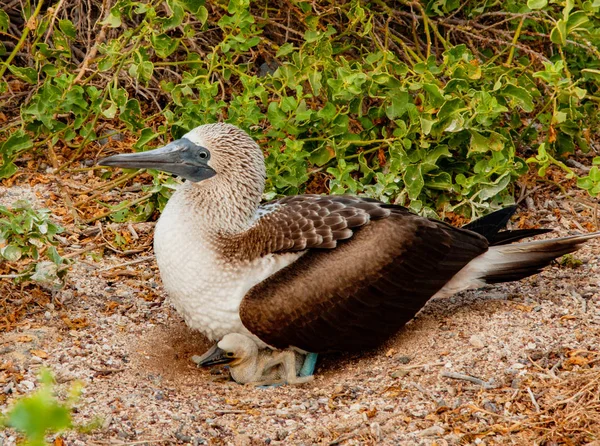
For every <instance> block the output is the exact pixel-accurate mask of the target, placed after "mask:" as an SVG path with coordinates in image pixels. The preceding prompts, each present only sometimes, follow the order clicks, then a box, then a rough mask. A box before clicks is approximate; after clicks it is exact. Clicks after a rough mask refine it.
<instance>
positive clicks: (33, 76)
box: [8, 65, 38, 84]
mask: <svg viewBox="0 0 600 446" xmlns="http://www.w3.org/2000/svg"><path fill="white" fill-rule="evenodd" d="M8 69H9V70H10V72H11V73H12V74H14V75H15V76H16V77H18V78H19V79H21V80H22V81H25V82H28V83H30V84H37V81H38V72H37V71H36V70H34V69H33V68H30V67H15V66H14V65H9V66H8Z"/></svg>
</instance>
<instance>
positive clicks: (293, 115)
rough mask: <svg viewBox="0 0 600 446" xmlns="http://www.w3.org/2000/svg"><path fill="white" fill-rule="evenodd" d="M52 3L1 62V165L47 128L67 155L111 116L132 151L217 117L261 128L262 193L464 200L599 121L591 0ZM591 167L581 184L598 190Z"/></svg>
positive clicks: (107, 126) (543, 166)
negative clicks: (13, 91)
mask: <svg viewBox="0 0 600 446" xmlns="http://www.w3.org/2000/svg"><path fill="white" fill-rule="evenodd" d="M58 5H59V3H57V4H56V5H55V6H54V7H53V8H57V7H58ZM60 5H62V9H60V10H55V9H53V8H47V9H45V6H44V7H42V6H41V3H38V5H37V7H36V8H35V9H33V8H32V7H29V6H26V7H24V8H23V11H22V12H23V15H24V17H25V18H26V19H27V21H22V25H23V34H22V36H21V40H22V42H23V43H24V42H27V43H28V45H27V47H26V48H28V51H29V52H28V53H27V57H21V56H16V54H17V53H18V52H19V51H22V50H23V49H24V48H25V47H24V46H23V45H21V46H20V45H19V44H20V43H21V41H19V43H18V44H16V45H15V46H14V47H13V49H12V51H11V52H10V54H9V55H8V58H7V62H8V63H7V64H5V65H3V66H2V68H0V74H2V73H3V72H4V70H7V73H10V76H8V81H7V82H6V83H5V84H4V87H3V91H4V92H5V93H6V92H8V91H9V84H10V83H11V82H12V83H16V82H20V83H24V84H27V85H29V87H28V88H29V89H31V92H32V94H31V96H30V98H29V100H28V101H26V102H25V103H23V104H21V106H20V107H19V109H18V110H17V109H15V110H14V113H15V115H16V113H19V114H20V119H21V121H15V122H14V123H13V124H10V125H8V126H5V127H4V128H2V129H0V132H3V135H4V136H0V140H1V139H4V140H5V142H4V145H3V146H2V148H1V149H0V151H1V152H2V156H3V165H2V166H1V167H0V178H1V177H7V176H10V175H12V174H13V173H14V172H15V171H16V168H17V167H16V164H15V160H16V159H17V158H18V156H19V155H20V154H21V153H22V152H23V151H24V150H31V149H32V148H39V147H45V145H46V144H48V143H50V144H53V145H63V144H64V145H66V146H67V147H69V148H70V154H71V155H70V159H69V162H76V161H77V160H78V157H79V155H80V154H81V152H82V151H83V150H84V149H85V147H86V146H87V145H88V144H90V143H92V142H93V141H96V140H98V139H99V138H101V137H105V135H106V134H107V132H109V131H111V132H113V133H114V132H115V131H116V132H127V133H130V134H133V135H135V136H136V137H137V143H136V144H135V148H136V149H137V150H139V149H141V148H142V147H147V146H156V145H158V144H159V143H160V142H159V139H163V140H169V139H171V138H177V137H180V136H181V135H182V134H184V133H185V132H186V131H187V130H189V129H191V128H193V127H195V126H197V125H199V124H202V123H206V122H214V121H217V120H226V121H229V122H232V123H234V124H236V125H238V126H240V127H242V128H244V129H246V130H248V131H249V132H250V133H251V134H252V135H253V136H254V137H255V138H257V139H258V140H259V141H260V143H261V144H262V147H263V148H264V150H265V154H266V159H267V170H268V177H269V178H268V183H267V198H269V197H273V196H275V195H277V194H293V193H298V192H303V191H305V190H309V191H313V190H316V191H323V190H326V189H329V190H330V191H331V192H333V193H342V192H349V193H365V194H368V195H371V196H373V197H376V198H379V199H382V200H384V201H390V202H396V203H401V204H404V205H407V206H410V207H411V208H412V209H413V210H415V211H417V212H422V213H425V214H431V215H434V214H435V213H436V212H437V211H439V210H446V211H451V210H458V211H460V212H462V213H465V214H470V215H477V214H481V213H485V212H487V210H489V208H490V207H499V206H501V205H504V204H506V203H509V202H512V196H511V189H510V185H511V183H512V182H513V181H514V180H515V179H516V178H518V177H519V176H520V175H522V174H524V173H525V172H527V171H528V164H530V165H536V166H537V168H538V172H539V174H540V175H544V174H545V173H546V171H547V169H548V168H549V167H550V166H556V167H558V168H560V169H564V170H565V171H566V173H567V175H569V176H573V175H574V174H573V172H572V171H571V170H570V169H569V168H568V167H567V166H566V165H565V164H564V163H563V162H562V161H561V160H562V159H564V158H565V157H566V156H569V155H570V154H573V153H575V152H576V151H577V150H579V151H581V152H588V151H589V150H590V142H591V141H592V140H593V139H594V138H595V137H597V131H598V130H597V129H598V102H600V96H599V95H598V86H599V79H600V50H598V48H600V14H599V11H600V2H598V1H597V0H593V1H591V0H590V1H581V2H574V1H573V0H558V1H553V2H551V3H549V2H548V1H546V0H529V1H527V2H525V1H518V0H510V1H506V2H478V1H466V2H458V1H456V0H432V1H427V2H425V1H421V2H419V1H408V0H403V1H400V2H385V1H382V0H374V1H372V2H370V3H365V2H361V1H359V0H349V1H341V2H340V1H337V2H333V1H327V2H318V3H314V2H307V1H297V0H294V1H292V2H291V3H289V2H288V3H281V4H279V3H277V2H275V3H272V2H270V3H267V2H252V4H250V2H249V1H248V0H231V1H229V3H222V2H219V1H215V2H207V3H203V2H193V1H189V0H167V1H166V2H163V1H157V0H155V1H133V0H118V1H117V2H116V3H115V4H114V5H113V6H112V8H111V9H110V11H103V10H102V7H101V3H100V2H98V1H92V2H91V3H90V2H88V3H87V5H88V6H86V5H81V4H79V3H78V2H77V5H76V3H75V2H73V1H69V0H66V1H64V2H61V3H60ZM71 7H72V9H69V8H71ZM89 8H91V9H89ZM73 11H76V12H77V14H76V13H75V12H73ZM9 12H10V11H9ZM13 16H14V14H13ZM13 16H10V17H9V15H8V14H7V13H5V12H2V13H0V31H3V32H6V31H7V30H8V24H9V23H10V20H12V17H13ZM82 17H88V19H87V20H90V19H92V20H96V19H97V22H96V24H95V25H94V26H90V25H89V21H88V22H85V23H84V22H83V19H82ZM34 18H35V19H36V20H34ZM34 25H35V26H34ZM84 25H87V29H88V33H89V35H88V37H85V36H84V35H83V34H82V32H81V29H84V28H86V26H84ZM89 36H92V38H90V37H89ZM15 37H17V36H15ZM0 50H2V48H0ZM5 51H6V53H8V48H6V49H5ZM7 95H8V93H6V94H5V97H8V96H7ZM15 124H16V125H15ZM15 127H18V129H17V130H15V129H14V128H15ZM115 127H117V130H114V128H115ZM63 167H64V166H63ZM596 176H597V169H596V170H593V173H592V172H590V177H589V178H588V179H580V180H579V182H578V184H579V186H580V187H583V188H585V189H587V190H588V191H589V192H590V193H592V194H597V193H598V188H597V187H596V186H590V185H591V184H594V185H597V179H596ZM588 186H590V187H588ZM148 199H150V198H148ZM163 201H164V200H163ZM157 203H158V204H159V206H160V205H161V203H162V201H161V200H158V201H157ZM138 205H139V203H138ZM146 211H147V209H146ZM146 211H144V210H141V211H140V212H136V213H135V216H137V217H135V216H132V217H135V218H138V217H139V215H142V214H143V215H148V212H146ZM119 218H121V219H123V218H128V217H127V216H123V215H122V216H121V217H119Z"/></svg>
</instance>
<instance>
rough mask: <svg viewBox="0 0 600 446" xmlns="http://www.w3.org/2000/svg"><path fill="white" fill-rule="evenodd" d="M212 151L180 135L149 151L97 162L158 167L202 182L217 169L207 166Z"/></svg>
mask: <svg viewBox="0 0 600 446" xmlns="http://www.w3.org/2000/svg"><path fill="white" fill-rule="evenodd" d="M209 160H210V152H209V151H208V149H206V148H204V147H202V146H198V145H196V144H194V143H193V142H191V141H190V140H189V139H186V138H181V139H178V140H176V141H173V142H172V143H170V144H167V145H166V146H164V147H161V148H159V149H154V150H149V151H148V152H139V153H123V154H120V155H113V156H109V157H108V158H104V159H102V160H100V161H98V164H99V165H101V166H114V167H124V168H126V169H157V170H161V171H163V172H169V173H172V174H175V175H179V176H181V177H183V178H185V179H187V180H190V181H194V182H199V181H202V180H206V179H207V178H210V177H212V176H214V175H216V172H215V171H214V170H213V169H212V167H210V166H209V165H208V161H209Z"/></svg>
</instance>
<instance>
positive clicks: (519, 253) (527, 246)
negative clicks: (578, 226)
mask: <svg viewBox="0 0 600 446" xmlns="http://www.w3.org/2000/svg"><path fill="white" fill-rule="evenodd" d="M598 237H600V232H595V233H592V234H585V235H574V236H571V237H563V238H557V239H552V240H538V241H535V242H527V243H518V244H515V245H500V246H491V247H490V249H489V251H488V252H486V253H485V254H483V255H482V256H480V262H481V264H480V265H478V266H479V268H481V269H480V271H482V272H483V274H482V275H480V276H479V278H480V279H482V280H484V281H485V282H486V283H498V282H510V281H513V280H519V279H523V278H524V277H528V276H531V275H533V274H536V273H538V272H540V271H541V269H542V268H544V267H545V266H547V265H549V264H550V262H552V260H554V259H556V258H558V257H561V256H563V255H565V254H568V253H570V252H573V251H577V250H578V249H579V248H581V246H582V245H583V243H585V242H586V241H588V240H591V239H594V238H598ZM479 268H478V269H479Z"/></svg>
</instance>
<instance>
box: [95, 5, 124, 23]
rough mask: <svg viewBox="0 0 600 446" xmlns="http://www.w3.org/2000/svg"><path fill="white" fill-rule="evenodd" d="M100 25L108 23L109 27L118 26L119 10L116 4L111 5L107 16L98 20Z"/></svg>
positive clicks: (119, 19)
mask: <svg viewBox="0 0 600 446" xmlns="http://www.w3.org/2000/svg"><path fill="white" fill-rule="evenodd" d="M100 24H101V25H108V26H109V27H111V28H118V27H119V26H121V11H119V9H118V7H117V6H113V7H112V9H111V10H110V14H108V17H106V19H104V20H103V21H101V22H100Z"/></svg>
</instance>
